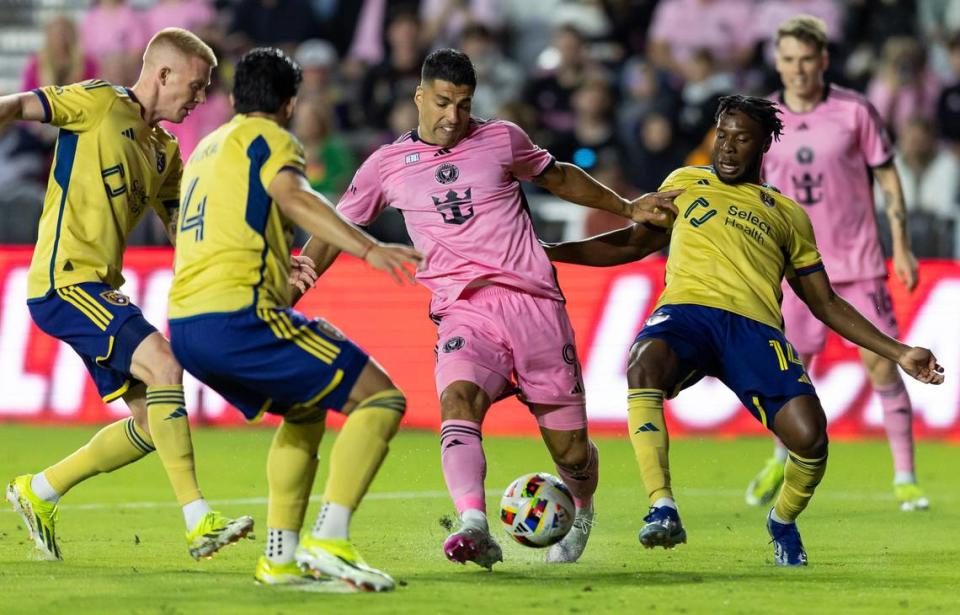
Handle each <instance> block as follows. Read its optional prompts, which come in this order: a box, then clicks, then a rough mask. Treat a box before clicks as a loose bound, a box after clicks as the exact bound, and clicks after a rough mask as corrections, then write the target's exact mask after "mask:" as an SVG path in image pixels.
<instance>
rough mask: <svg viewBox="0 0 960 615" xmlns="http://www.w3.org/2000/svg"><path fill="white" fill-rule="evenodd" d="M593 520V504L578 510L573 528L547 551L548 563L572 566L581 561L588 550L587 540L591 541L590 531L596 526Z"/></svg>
mask: <svg viewBox="0 0 960 615" xmlns="http://www.w3.org/2000/svg"><path fill="white" fill-rule="evenodd" d="M593 518H594V512H593V503H591V504H590V505H589V506H586V507H584V508H578V509H577V515H576V517H574V519H573V527H571V528H570V531H569V532H567V535H566V536H564V537H563V540H561V541H560V542H558V543H557V544H555V545H553V546H551V547H550V548H549V549H547V563H548V564H572V563H574V562H576V561H577V560H578V559H580V556H581V555H583V551H584V549H586V548H587V540H589V539H590V530H592V529H593V525H594V520H593Z"/></svg>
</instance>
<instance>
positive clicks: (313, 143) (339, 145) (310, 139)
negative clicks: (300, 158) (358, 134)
mask: <svg viewBox="0 0 960 615" xmlns="http://www.w3.org/2000/svg"><path fill="white" fill-rule="evenodd" d="M292 129H293V132H294V134H296V135H297V137H298V138H299V139H300V141H301V142H302V143H303V151H304V158H305V161H306V164H307V167H306V171H307V181H309V182H310V186H311V187H312V188H313V189H314V190H316V191H317V192H319V193H321V194H323V195H324V196H325V197H327V198H328V199H330V200H331V201H333V202H334V203H336V202H337V199H339V198H340V195H341V194H342V193H343V190H344V189H345V188H346V187H347V184H349V183H350V178H351V177H352V176H353V172H354V171H355V170H356V168H357V167H356V162H355V161H354V157H353V153H352V152H351V151H350V148H349V147H347V143H346V142H345V141H344V140H343V139H342V138H341V137H340V136H339V135H338V134H337V133H336V130H335V123H334V121H333V118H332V117H331V112H330V109H329V107H327V105H326V104H325V102H324V101H323V99H320V98H308V99H306V100H303V101H301V102H300V103H299V104H298V105H297V110H296V113H295V115H294V119H293V126H292Z"/></svg>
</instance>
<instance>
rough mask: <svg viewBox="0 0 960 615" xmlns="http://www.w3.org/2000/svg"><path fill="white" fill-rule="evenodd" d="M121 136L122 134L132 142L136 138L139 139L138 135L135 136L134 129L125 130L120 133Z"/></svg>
mask: <svg viewBox="0 0 960 615" xmlns="http://www.w3.org/2000/svg"><path fill="white" fill-rule="evenodd" d="M120 134H122V135H123V136H125V137H126V138H128V139H130V140H131V141H135V140H136V138H137V137H136V135H135V134H134V132H133V128H127V129H125V130H121V131H120Z"/></svg>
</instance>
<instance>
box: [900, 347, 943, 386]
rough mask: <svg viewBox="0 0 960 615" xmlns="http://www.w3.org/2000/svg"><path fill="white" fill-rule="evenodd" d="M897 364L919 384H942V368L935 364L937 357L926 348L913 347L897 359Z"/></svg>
mask: <svg viewBox="0 0 960 615" xmlns="http://www.w3.org/2000/svg"><path fill="white" fill-rule="evenodd" d="M897 363H899V364H900V367H901V368H903V371H905V372H907V373H908V374H910V375H911V376H913V377H914V378H916V379H917V380H919V381H920V382H923V383H925V384H941V383H942V382H943V367H942V366H941V365H940V364H939V363H937V357H935V356H933V353H932V352H930V351H929V350H928V349H926V348H921V347H919V346H914V347H913V348H910V349H909V350H907V351H905V352H904V353H903V354H901V355H900V358H899V359H897Z"/></svg>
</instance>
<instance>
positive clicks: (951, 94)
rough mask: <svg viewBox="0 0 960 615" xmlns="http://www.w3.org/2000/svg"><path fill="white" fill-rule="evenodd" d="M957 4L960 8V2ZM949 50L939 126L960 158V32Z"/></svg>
mask: <svg viewBox="0 0 960 615" xmlns="http://www.w3.org/2000/svg"><path fill="white" fill-rule="evenodd" d="M956 4H957V5H958V6H960V2H958V3H956ZM947 49H948V51H949V56H948V57H949V60H950V68H951V71H952V73H951V76H950V80H949V81H948V82H947V83H948V84H949V86H948V87H946V88H944V89H943V92H941V94H940V100H939V102H938V104H937V124H938V125H939V126H940V135H941V136H942V137H943V138H944V139H945V140H946V141H947V143H948V144H949V145H950V147H951V148H952V149H953V153H954V155H956V156H960V31H958V32H955V33H954V34H953V36H951V37H950V39H949V41H948V42H947ZM958 248H960V246H958Z"/></svg>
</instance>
